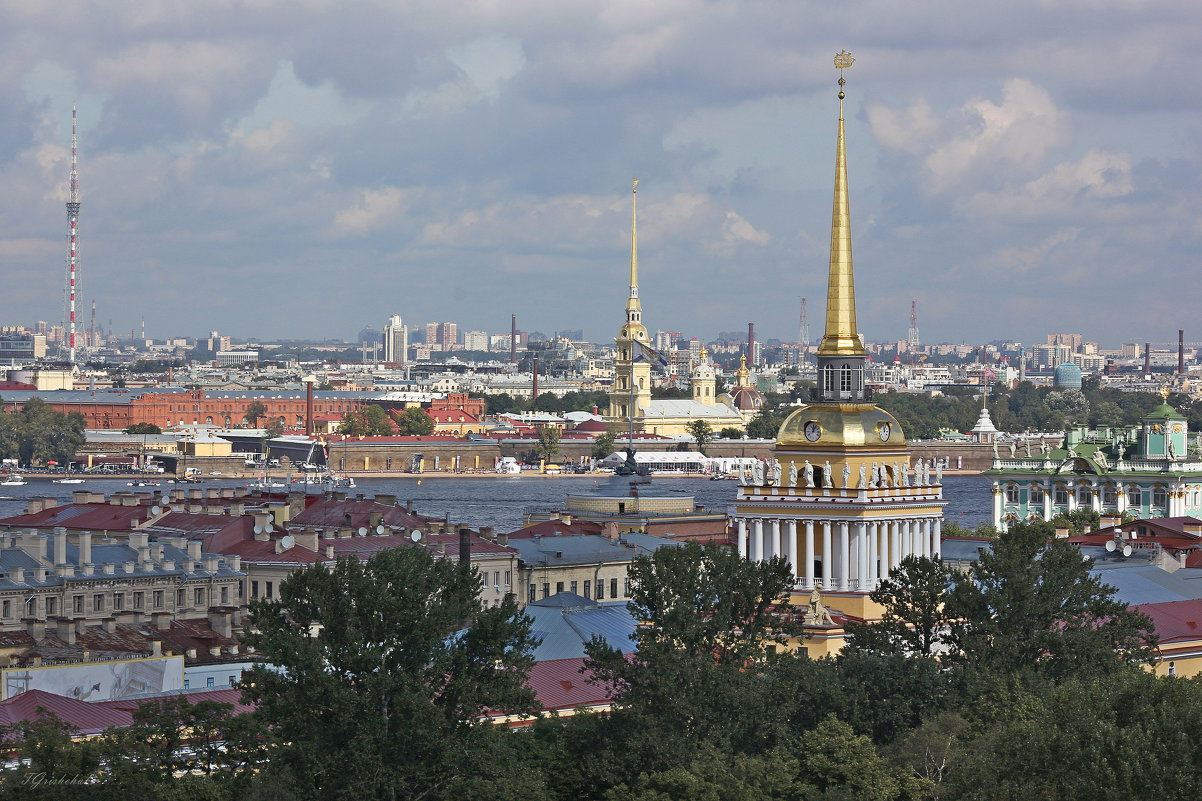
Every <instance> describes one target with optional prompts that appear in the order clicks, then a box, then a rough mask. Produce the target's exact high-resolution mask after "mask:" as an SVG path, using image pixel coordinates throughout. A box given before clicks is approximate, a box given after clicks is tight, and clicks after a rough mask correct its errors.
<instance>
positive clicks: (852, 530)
mask: <svg viewBox="0 0 1202 801" xmlns="http://www.w3.org/2000/svg"><path fill="white" fill-rule="evenodd" d="M851 63H852V58H851V56H850V54H848V53H846V52H843V53H840V54H839V55H838V56H836V58H835V66H836V67H837V68H839V127H838V138H837V143H836V154H835V193H834V202H833V207H832V215H831V247H830V264H829V271H828V281H827V301H826V330H825V333H824V334H823V337H822V342H821V344H820V345H819V347H818V351H817V367H818V386H817V388H816V390H815V395H814V401H813V402H812V403H809V404H807V405H805V406H801V407H799V408H798V409H797V410H796V411H794V412H793V413H792V414H790V415H789V416H788V417H787V418H786V419H785V422H784V423H783V424H782V425H781V428H780V432H779V433H778V435H777V441H776V447H775V448H774V460H773V462H770V463H768V464H767V466H766V467H764V468H761V469H757V470H755V471H753V472H752V474H751V475H750V476H746V477H745V478H744V480H743V484H742V486H740V487H739V491H738V496H737V499H736V503H735V510H736V515H735V517H736V521H737V526H738V548H739V553H740V554H742V555H745V556H747V557H748V558H750V559H753V560H766V559H769V558H771V557H773V556H783V557H785V558H786V559H787V560H788V561H789V563H790V564H791V565H792V568H793V575H794V576H795V584H794V591H795V597H794V599H793V600H794V603H798V604H801V605H804V604H805V603H806V599H807V597H808V598H810V599H811V604H810V608H811V613H813V612H814V610H815V607H816V606H817V608H818V609H820V610H821V612H822V614H820V615H818V616H817V617H814V616H813V615H808V616H807V632H806V634H807V647H809V649H810V651H811V655H814V656H821V655H822V654H823V653H828V652H833V651H835V650H837V649H838V647H839V646H840V645H841V643H842V627H841V625H840V623H841V621H842V620H844V619H846V618H848V617H850V618H857V619H861V620H863V619H869V620H871V619H875V618H878V617H879V615H880V612H881V610H880V608H879V607H878V606H877V605H876V604H874V603H872V601H871V600H870V599H869V598H868V597H867V596H868V593H870V592H871V591H872V590H873V589H874V588H876V586H877V585H878V584H879V583H880V582H881V580H882V579H884V578H885V577H886V576H888V575H889V572H890V571H891V570H893V569H894V568H896V567H897V565H898V563H899V562H900V561H901V560H902V558H903V557H905V556H907V555H909V554H921V555H925V556H938V555H939V554H940V525H941V522H942V519H943V507H944V504H945V502H944V500H943V487H942V475H941V472H940V471H939V470H938V469H937V468H935V467H933V466H932V465H930V464H923V463H922V462H918V463H916V464H914V465H911V464H910V454H909V449H908V448H907V446H906V437H905V432H903V431H902V429H901V426H900V425H898V422H897V420H896V419H894V417H893V416H892V415H891V414H889V413H888V412H886V411H885V410H883V409H881V408H879V407H877V406H876V405H875V404H873V403H871V402H870V401H869V400H868V399H867V397H866V395H865V389H864V373H865V362H866V353H865V350H864V343H863V339H862V338H861V336H860V333H859V330H858V328H857V325H856V300H855V282H854V277H853V271H852V251H851V205H850V201H849V197H848V183H847V155H846V150H845V146H844V120H843V98H844V92H843V88H844V86H845V84H846V82H845V80H844V78H843V71H844V70H845V69H846V68H848V67H850V66H851ZM819 597H820V598H821V602H820V603H818V604H815V603H813V601H815V600H817V599H818V598H819ZM827 607H829V611H830V612H834V613H835V614H834V616H833V618H832V616H831V615H830V614H827V611H828V610H827ZM824 638H827V642H826V643H825V644H824Z"/></svg>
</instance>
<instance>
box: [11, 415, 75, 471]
mask: <svg viewBox="0 0 1202 801" xmlns="http://www.w3.org/2000/svg"><path fill="white" fill-rule="evenodd" d="M85 442H87V436H86V435H85V434H84V419H83V415H81V414H79V413H78V412H71V413H70V414H63V413H62V412H59V411H55V410H54V409H52V408H50V407H49V406H47V405H46V402H45V401H43V400H42V399H41V398H30V399H29V400H27V401H25V403H24V404H23V405H22V406H21V408H20V409H18V410H17V411H15V412H13V413H11V414H0V458H5V459H17V460H18V461H19V462H20V463H21V464H25V465H31V464H35V463H40V464H49V463H50V462H56V463H57V464H60V465H66V464H67V463H68V462H70V461H71V460H72V459H74V458H75V454H76V453H77V452H78V451H79V449H80V448H82V447H83V445H84V443H85Z"/></svg>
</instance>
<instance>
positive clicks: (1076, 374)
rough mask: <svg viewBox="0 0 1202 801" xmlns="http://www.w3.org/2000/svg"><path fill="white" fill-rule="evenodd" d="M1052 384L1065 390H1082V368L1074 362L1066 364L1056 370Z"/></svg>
mask: <svg viewBox="0 0 1202 801" xmlns="http://www.w3.org/2000/svg"><path fill="white" fill-rule="evenodd" d="M1052 384H1053V385H1054V386H1056V387H1060V388H1063V389H1080V388H1081V368H1080V367H1078V366H1077V365H1075V364H1073V363H1072V362H1064V363H1063V364H1061V365H1060V366H1059V367H1057V368H1056V374H1055V377H1054V378H1053V379H1052Z"/></svg>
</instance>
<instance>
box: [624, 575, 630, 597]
mask: <svg viewBox="0 0 1202 801" xmlns="http://www.w3.org/2000/svg"><path fill="white" fill-rule="evenodd" d="M622 597H623V598H629V597H630V579H624V580H623V584H622Z"/></svg>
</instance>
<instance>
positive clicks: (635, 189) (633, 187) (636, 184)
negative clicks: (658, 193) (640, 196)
mask: <svg viewBox="0 0 1202 801" xmlns="http://www.w3.org/2000/svg"><path fill="white" fill-rule="evenodd" d="M630 191H631V192H635V193H637V192H638V191H639V179H638V178H635V179H634V183H632V184H631V185H630Z"/></svg>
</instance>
